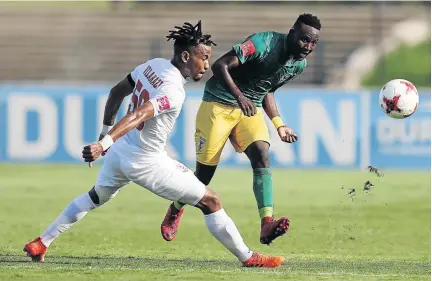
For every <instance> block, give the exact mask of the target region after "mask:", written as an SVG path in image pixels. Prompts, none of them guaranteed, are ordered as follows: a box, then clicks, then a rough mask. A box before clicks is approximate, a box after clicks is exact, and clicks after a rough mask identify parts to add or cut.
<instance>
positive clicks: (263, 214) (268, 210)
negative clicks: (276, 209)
mask: <svg viewBox="0 0 432 281" xmlns="http://www.w3.org/2000/svg"><path fill="white" fill-rule="evenodd" d="M258 212H259V216H260V218H261V221H263V220H264V218H267V217H270V218H272V217H273V207H262V208H260V209H259V210H258Z"/></svg>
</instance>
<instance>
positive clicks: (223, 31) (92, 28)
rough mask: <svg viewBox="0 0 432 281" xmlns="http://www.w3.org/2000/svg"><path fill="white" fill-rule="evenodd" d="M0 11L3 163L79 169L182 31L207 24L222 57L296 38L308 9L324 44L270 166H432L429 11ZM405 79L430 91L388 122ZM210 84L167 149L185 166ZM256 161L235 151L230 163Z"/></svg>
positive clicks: (339, 5) (192, 87)
mask: <svg viewBox="0 0 432 281" xmlns="http://www.w3.org/2000/svg"><path fill="white" fill-rule="evenodd" d="M0 5H1V10H0V25H1V26H2V27H1V28H0V38H1V40H0V53H1V55H0V73H1V75H0V79H1V81H0V82H1V84H0V98H1V103H0V120H1V121H0V122H1V126H0V161H3V162H9V161H12V162H21V161H25V162H28V161H31V162H45V161H48V162H73V161H75V162H77V161H79V158H80V157H79V155H80V151H81V147H82V146H83V144H85V143H89V142H92V141H94V140H95V139H96V138H97V135H98V133H99V132H100V126H101V122H100V120H101V117H102V114H103V113H102V111H103V105H104V102H105V100H106V96H107V94H108V92H109V89H110V87H111V86H112V85H114V84H115V83H116V82H117V81H118V80H119V79H121V78H122V77H124V76H125V75H126V74H127V73H128V72H130V71H131V70H132V69H133V68H134V67H135V66H136V65H137V64H139V63H142V62H144V61H145V60H147V59H149V58H152V57H160V56H162V57H170V56H171V55H172V54H171V51H172V50H171V48H172V43H171V42H166V40H165V35H166V34H167V31H168V30H169V29H170V28H172V27H173V26H174V25H177V24H181V23H182V22H184V21H190V22H195V21H197V20H199V19H201V20H203V23H204V28H205V31H206V32H209V33H211V34H212V35H213V38H214V40H215V41H216V42H217V43H218V46H217V47H216V48H214V55H213V59H216V58H217V57H219V56H220V55H222V54H223V53H224V52H226V51H227V50H229V49H230V46H232V45H233V44H234V43H236V42H238V41H239V40H242V39H243V38H245V37H246V36H248V35H249V34H251V33H253V32H256V31H265V30H276V31H280V32H287V31H288V30H289V28H290V26H291V24H292V22H293V21H294V20H295V19H296V17H297V16H298V14H299V13H303V12H306V11H307V12H312V13H315V14H317V15H319V17H320V18H321V20H322V23H323V30H322V36H321V40H320V43H319V45H318V47H317V49H316V51H315V53H314V54H312V55H311V57H310V59H308V60H309V63H308V64H309V66H308V68H307V70H306V72H305V73H304V74H303V75H302V76H301V77H299V78H298V79H297V80H295V81H293V82H292V83H290V84H289V85H287V86H285V87H284V88H282V89H280V90H279V91H278V92H277V100H278V104H279V108H280V110H281V113H282V116H283V117H284V119H285V120H286V122H287V123H288V124H289V125H290V126H292V127H293V128H294V130H295V131H296V132H297V133H298V135H299V136H300V141H299V142H298V143H297V144H294V145H284V144H281V143H280V142H279V141H278V139H277V135H275V130H273V128H272V126H269V128H270V132H271V133H272V138H273V139H274V140H273V145H272V162H273V164H274V165H275V166H277V167H338V168H364V167H366V166H367V165H368V164H372V165H377V166H380V167H382V168H395V167H397V168H423V169H428V168H429V166H430V65H429V63H428V62H429V61H430V54H429V48H430V36H429V35H430V18H429V7H430V6H429V5H430V4H428V2H407V3H405V2H393V3H391V2H389V3H384V2H375V3H367V2H319V1H318V2H311V3H299V2H274V3H268V2H237V3H236V2H233V3H229V2H228V3H227V2H225V3H216V2H200V3H195V2H181V3H176V2H170V3H158V2H127V3H125V2H111V3H110V2H90V3H82V2H75V3H67V4H65V3H60V2H57V3H56V2H52V3H43V2H42V3H39V4H36V3H33V4H28V5H25V4H23V3H21V4H20V3H1V4H0ZM404 21H405V23H404ZM410 21H414V22H413V23H410ZM401 23H402V27H399V29H397V28H395V26H396V27H397V25H401ZM404 24H405V27H404V26H403V25H404ZM410 24H411V25H410ZM422 24H424V26H426V28H425V27H424V26H423V27H422ZM407 25H408V30H410V32H409V33H408V34H407V32H406V30H407V27H406V26H407ZM419 25H420V27H421V28H418V26H419ZM410 26H411V27H412V28H411V29H409V27H410ZM422 28H423V29H422ZM425 32H426V33H425ZM398 38H403V39H404V40H405V42H401V41H400V40H399V39H398ZM368 46H369V47H371V50H369V53H367V51H364V52H366V58H371V57H378V58H379V54H382V53H383V52H384V51H387V55H383V56H381V59H376V60H375V62H374V61H372V62H368V61H367V60H368V59H364V58H363V59H362V58H360V61H361V62H363V65H361V63H360V66H356V65H353V64H352V63H353V61H354V63H355V59H356V58H355V54H356V52H357V53H358V52H359V51H360V52H361V50H362V48H363V49H364V48H368ZM388 46H392V48H390V49H391V50H387V49H388ZM416 48H417V49H416ZM419 48H420V51H419ZM424 55H426V56H429V59H426V58H425V57H424ZM387 57H388V58H387ZM383 58H384V59H383ZM395 60H396V61H397V62H398V63H397V64H396V63H395V62H394V61H395ZM357 61H359V59H357ZM364 61H366V62H364ZM357 64H358V63H357ZM362 68H363V69H365V68H366V69H367V71H366V72H365V71H364V70H363V72H362ZM395 68H396V69H395ZM209 75H210V73H209V74H208V75H206V79H208V77H209ZM368 76H369V77H368ZM396 77H403V78H405V79H408V80H411V81H412V82H413V83H415V84H416V86H417V87H418V88H419V90H420V91H421V99H420V108H419V110H418V112H417V113H416V114H415V115H414V116H413V117H411V118H410V119H408V120H402V121H401V120H390V119H389V118H387V117H386V116H385V115H384V114H383V113H382V112H381V111H380V109H379V108H378V101H377V93H378V92H379V89H380V87H381V86H382V85H383V84H384V83H385V82H386V81H388V80H389V79H391V78H396ZM206 79H204V81H205V80H206ZM353 79H354V80H356V81H353ZM204 81H203V82H202V83H199V84H194V83H189V84H188V85H187V89H188V95H189V96H188V99H187V102H186V105H185V108H184V110H183V114H182V116H181V118H180V120H179V122H178V125H177V127H176V132H175V134H174V135H173V136H172V138H171V140H170V147H169V150H170V153H171V155H172V156H174V157H176V158H178V159H179V160H181V161H183V162H185V163H186V164H188V165H193V163H194V144H193V125H194V116H195V113H196V110H197V106H198V104H199V100H200V97H201V94H202V88H203V83H204ZM126 103H127V101H125V104H126ZM123 113H124V111H123V112H122V113H121V114H120V116H121V115H122V114H123ZM13 120H14V121H13ZM247 162H248V160H247V158H246V157H245V156H244V155H237V154H236V153H235V152H234V151H233V149H232V148H231V146H230V145H227V146H226V148H225V150H224V156H223V162H222V164H223V165H229V166H246V165H248V163H247Z"/></svg>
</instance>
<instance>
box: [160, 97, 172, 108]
mask: <svg viewBox="0 0 432 281" xmlns="http://www.w3.org/2000/svg"><path fill="white" fill-rule="evenodd" d="M156 102H157V104H158V108H159V111H164V110H167V109H170V107H171V105H170V103H169V99H168V97H167V96H163V97H160V98H157V99H156Z"/></svg>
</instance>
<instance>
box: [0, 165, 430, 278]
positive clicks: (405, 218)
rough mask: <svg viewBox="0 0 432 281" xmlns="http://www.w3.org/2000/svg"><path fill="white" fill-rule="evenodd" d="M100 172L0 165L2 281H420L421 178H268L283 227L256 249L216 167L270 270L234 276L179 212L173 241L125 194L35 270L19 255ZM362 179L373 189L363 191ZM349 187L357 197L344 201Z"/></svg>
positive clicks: (158, 216)
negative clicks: (280, 259)
mask: <svg viewBox="0 0 432 281" xmlns="http://www.w3.org/2000/svg"><path fill="white" fill-rule="evenodd" d="M98 169H99V167H94V168H93V169H89V168H87V167H86V166H85V165H82V166H77V165H1V166H0V190H1V197H0V203H1V204H0V241H1V242H0V280H38V281H40V280H59V279H61V280H62V281H68V280H102V279H103V280H128V281H130V280H236V281H240V280H266V281H268V280H404V281H406V280H430V278H431V271H430V262H431V258H430V249H431V245H430V227H431V225H430V222H431V220H430V185H431V183H430V173H427V172H418V173H404V172H386V174H385V176H384V177H383V178H377V177H376V176H375V175H374V174H371V173H367V172H336V171H322V172H316V171H302V172H301V171H290V170H274V172H273V175H274V185H275V209H276V215H277V216H281V215H287V216H288V217H289V218H290V220H291V228H290V231H289V233H288V234H287V235H286V236H283V237H281V238H278V239H277V240H276V241H275V242H274V243H273V244H272V245H271V246H270V247H267V246H264V245H261V244H260V243H259V217H258V213H257V211H256V205H255V200H254V197H253V192H252V172H251V171H250V170H232V169H231V170H227V169H220V170H219V171H217V172H216V176H215V178H214V181H213V183H212V187H213V189H214V190H215V191H217V192H218V193H219V194H220V196H221V198H222V201H223V204H224V206H225V209H226V211H227V212H228V214H229V215H230V216H231V217H232V218H233V220H234V222H235V223H236V225H237V226H238V228H239V229H240V232H241V233H242V235H243V237H244V239H245V241H246V243H247V244H248V245H249V246H250V247H251V248H252V249H253V250H256V251H261V252H265V253H271V254H281V255H284V256H285V257H286V263H285V264H284V265H283V266H282V267H280V268H278V269H273V270H268V269H252V268H247V269H244V268H240V263H239V262H237V261H236V259H235V258H234V257H233V256H231V254H229V253H228V252H227V251H226V250H225V249H224V248H223V247H222V246H221V245H220V244H219V243H218V242H217V241H216V240H215V239H214V238H213V237H212V236H211V235H210V234H209V233H208V231H207V228H206V227H205V223H204V221H203V219H202V215H201V213H200V211H199V210H197V209H195V208H192V207H187V210H186V211H185V215H184V217H183V219H182V224H181V226H180V229H179V232H178V234H177V238H176V240H174V241H173V242H165V241H164V240H163V239H162V238H161V236H160V233H159V225H160V222H161V220H162V219H163V216H164V214H165V211H166V208H167V206H168V202H167V201H165V200H164V199H161V198H158V197H157V196H155V195H153V194H151V193H150V192H148V191H146V190H144V189H142V188H140V187H138V186H135V185H129V186H127V187H126V188H124V189H123V190H122V191H121V192H120V193H119V195H118V196H117V197H116V198H115V199H113V200H112V201H111V202H109V203H108V204H106V205H104V206H103V207H101V208H99V209H97V210H95V211H92V212H91V213H90V214H89V215H88V216H87V217H85V218H84V219H83V220H82V221H80V222H79V223H77V224H76V225H75V226H74V227H73V228H72V229H70V230H69V231H68V232H66V233H64V234H63V235H62V236H60V238H59V239H57V240H56V241H55V242H54V243H53V244H52V245H51V247H50V249H49V251H48V254H47V256H46V262H45V263H43V264H39V263H31V262H30V261H29V259H28V258H27V257H25V256H24V253H23V252H22V248H23V246H24V244H25V243H26V242H27V241H29V240H31V239H33V238H34V237H36V236H37V235H39V234H40V233H41V232H42V231H43V230H44V229H45V228H46V227H47V226H48V225H49V223H51V221H52V220H53V219H55V218H56V217H57V215H58V214H59V213H60V212H61V211H62V209H63V208H64V207H65V206H66V205H67V204H68V203H69V201H70V200H72V199H73V198H74V197H75V196H77V195H79V194H81V193H83V192H86V191H88V190H89V189H90V188H91V187H92V185H93V183H94V181H95V179H96V175H97V172H98ZM366 180H370V181H371V182H372V183H373V184H374V185H375V186H374V187H373V188H372V189H371V190H370V191H369V192H366V191H363V183H364V182H365V181H366ZM352 189H356V191H355V196H352V194H351V195H348V193H349V192H350V191H351V190H352Z"/></svg>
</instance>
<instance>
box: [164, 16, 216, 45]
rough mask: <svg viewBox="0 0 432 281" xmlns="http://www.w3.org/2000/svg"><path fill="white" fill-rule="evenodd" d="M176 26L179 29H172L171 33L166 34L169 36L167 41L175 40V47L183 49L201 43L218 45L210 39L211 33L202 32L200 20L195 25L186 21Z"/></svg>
mask: <svg viewBox="0 0 432 281" xmlns="http://www.w3.org/2000/svg"><path fill="white" fill-rule="evenodd" d="M175 28H176V29H177V30H170V31H169V32H170V34H169V35H167V36H166V38H168V40H167V41H169V40H171V39H173V40H174V48H178V49H179V50H182V51H183V50H186V49H188V48H190V47H194V46H197V45H199V44H204V45H206V46H211V45H214V46H216V43H214V42H213V41H212V40H210V38H211V35H210V34H202V31H201V21H198V23H197V24H196V25H195V26H194V25H192V24H190V23H188V22H185V23H184V24H183V26H175Z"/></svg>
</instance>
